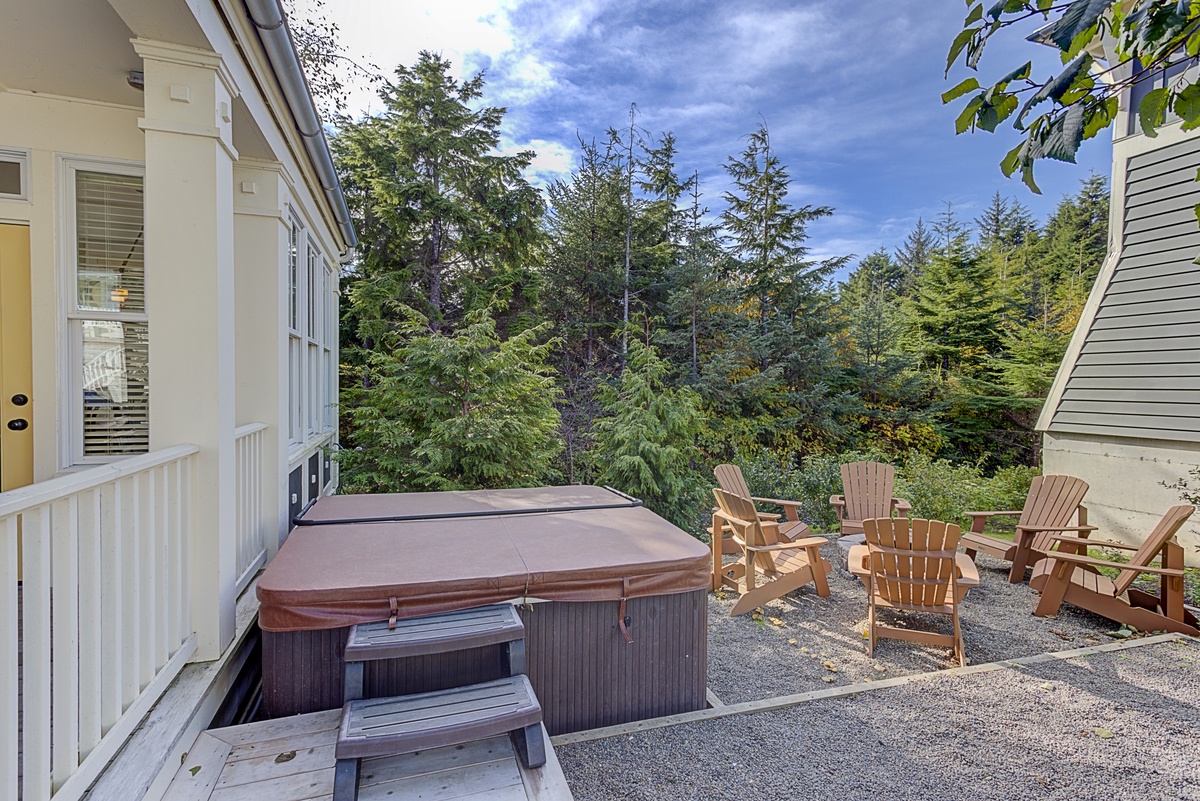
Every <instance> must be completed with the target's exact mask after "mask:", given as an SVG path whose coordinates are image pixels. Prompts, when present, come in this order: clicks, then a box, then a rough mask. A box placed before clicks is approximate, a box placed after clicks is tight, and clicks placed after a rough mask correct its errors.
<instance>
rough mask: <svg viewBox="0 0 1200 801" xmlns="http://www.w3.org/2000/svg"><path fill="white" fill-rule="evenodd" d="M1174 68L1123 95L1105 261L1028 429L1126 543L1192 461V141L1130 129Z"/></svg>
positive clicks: (1199, 528) (1190, 549)
mask: <svg viewBox="0 0 1200 801" xmlns="http://www.w3.org/2000/svg"><path fill="white" fill-rule="evenodd" d="M1123 69H1125V70H1126V72H1125V75H1128V70H1129V69H1130V67H1129V66H1126V67H1124V68H1123ZM1181 69H1182V66H1177V67H1175V68H1173V69H1170V70H1168V71H1167V72H1168V74H1167V75H1165V76H1164V74H1163V73H1162V72H1159V73H1157V74H1155V75H1152V76H1149V77H1148V78H1147V79H1146V80H1143V81H1140V82H1139V83H1138V84H1136V85H1135V87H1134V89H1133V91H1132V93H1130V92H1126V93H1125V96H1124V97H1122V98H1121V111H1120V114H1119V115H1118V117H1117V119H1116V121H1115V123H1114V126H1115V127H1114V138H1113V171H1112V206H1111V214H1110V226H1109V255H1108V259H1107V260H1106V261H1105V263H1104V266H1103V267H1102V269H1101V270H1100V274H1099V276H1098V277H1097V279H1096V284H1095V286H1094V287H1093V288H1092V292H1091V295H1090V297H1089V298H1088V301H1087V305H1086V306H1085V307H1084V310H1083V314H1082V316H1081V318H1080V320H1079V324H1078V325H1077V327H1076V329H1075V333H1074V336H1073V337H1072V339H1071V344H1070V346H1069V347H1068V349H1067V353H1066V356H1065V357H1064V359H1063V364H1062V366H1061V367H1060V368H1059V371H1058V376H1057V378H1056V379H1055V382H1054V386H1053V387H1052V389H1051V391H1050V394H1049V397H1048V398H1047V399H1046V404H1045V406H1044V407H1043V409H1042V414H1041V417H1040V419H1039V420H1038V424H1037V428H1038V430H1039V431H1041V432H1043V436H1044V449H1043V469H1044V472H1046V473H1068V474H1071V475H1076V476H1079V477H1080V478H1082V479H1084V480H1085V481H1087V482H1088V484H1089V485H1090V486H1091V488H1090V489H1089V491H1088V495H1087V498H1086V499H1085V504H1086V506H1087V507H1088V514H1089V522H1090V523H1093V524H1097V525H1099V526H1100V527H1101V528H1102V530H1103V531H1104V532H1107V534H1108V535H1110V536H1116V537H1119V538H1121V539H1123V540H1126V541H1130V542H1137V541H1140V539H1141V538H1142V537H1144V536H1145V535H1146V534H1147V533H1149V531H1150V529H1151V528H1152V527H1153V526H1154V523H1155V522H1156V521H1157V520H1158V518H1159V517H1160V516H1161V515H1162V513H1163V512H1164V511H1165V510H1166V508H1167V507H1168V506H1170V505H1171V504H1173V503H1178V501H1179V494H1178V492H1177V491H1176V490H1172V489H1167V488H1166V487H1165V486H1163V484H1164V483H1165V484H1172V483H1174V482H1176V481H1177V480H1179V479H1180V478H1181V477H1185V476H1186V475H1187V473H1188V471H1189V470H1190V469H1192V468H1193V467H1196V466H1197V465H1200V265H1197V264H1196V258H1197V257H1198V256H1200V225H1198V224H1197V218H1196V212H1195V210H1194V207H1195V206H1196V204H1197V203H1200V184H1198V183H1197V182H1196V176H1197V169H1198V168H1200V132H1196V131H1192V132H1185V131H1182V130H1181V129H1180V125H1179V124H1178V123H1177V122H1176V123H1173V124H1168V125H1166V126H1165V127H1163V128H1161V129H1160V130H1159V132H1158V136H1157V137H1154V138H1151V137H1148V136H1146V135H1144V134H1143V133H1141V129H1140V127H1139V124H1138V120H1137V106H1138V103H1139V102H1140V100H1141V98H1142V97H1144V96H1145V94H1146V92H1148V91H1150V89H1151V88H1153V87H1154V86H1162V85H1163V82H1164V80H1166V79H1168V78H1170V77H1174V76H1176V75H1178V73H1179V71H1180V70H1181ZM1131 94H1132V97H1131V96H1130V95H1131ZM1195 483H1196V482H1195V481H1193V484H1195ZM1198 532H1200V522H1196V521H1193V522H1191V523H1190V524H1189V525H1188V527H1187V528H1186V529H1185V531H1184V533H1183V534H1182V535H1181V536H1180V540H1181V542H1182V543H1183V544H1184V546H1185V548H1186V549H1187V558H1188V562H1189V563H1190V564H1200V536H1198Z"/></svg>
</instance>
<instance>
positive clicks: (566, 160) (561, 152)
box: [498, 136, 576, 189]
mask: <svg viewBox="0 0 1200 801" xmlns="http://www.w3.org/2000/svg"><path fill="white" fill-rule="evenodd" d="M498 150H499V151H500V152H501V153H502V154H504V155H513V154H516V153H520V152H521V151H524V150H532V151H534V152H535V153H537V155H536V156H534V158H533V162H532V163H531V164H530V165H529V167H528V168H527V169H526V170H525V178H526V180H528V181H529V183H531V184H533V185H534V186H536V187H538V188H539V189H544V188H545V187H547V186H549V185H550V184H551V183H553V182H554V181H556V180H560V179H561V180H565V179H566V178H569V177H570V175H571V171H572V170H574V169H575V160H576V153H575V150H573V149H572V148H569V147H567V146H566V145H564V144H562V143H561V142H553V141H550V140H548V139H530V140H529V141H526V142H517V141H515V140H513V139H510V138H508V137H506V136H505V137H502V138H501V141H500V147H499V148H498Z"/></svg>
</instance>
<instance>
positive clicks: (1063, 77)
mask: <svg viewBox="0 0 1200 801" xmlns="http://www.w3.org/2000/svg"><path fill="white" fill-rule="evenodd" d="M1091 64H1092V57H1091V56H1090V55H1089V54H1087V53H1084V54H1083V55H1081V56H1080V57H1079V58H1077V59H1075V60H1074V61H1072V62H1071V63H1070V64H1068V65H1067V68H1066V69H1065V70H1063V71H1062V72H1061V73H1059V74H1058V76H1057V77H1055V78H1051V79H1050V80H1049V81H1046V83H1045V84H1043V85H1042V88H1041V89H1039V90H1037V91H1036V92H1035V93H1034V94H1033V96H1032V97H1030V98H1029V99H1028V100H1026V101H1025V106H1024V107H1023V108H1022V109H1021V113H1020V114H1019V115H1017V122H1016V126H1017V127H1018V128H1021V127H1023V125H1024V122H1025V115H1026V114H1028V113H1029V111H1030V109H1032V108H1033V107H1034V106H1036V105H1038V104H1039V103H1041V102H1042V101H1044V100H1054V101H1058V100H1060V99H1061V98H1062V96H1063V95H1065V94H1066V93H1067V91H1068V90H1069V89H1070V88H1071V86H1072V85H1073V84H1074V83H1075V79H1076V78H1078V77H1079V76H1080V74H1086V73H1087V68H1088V67H1090V66H1091Z"/></svg>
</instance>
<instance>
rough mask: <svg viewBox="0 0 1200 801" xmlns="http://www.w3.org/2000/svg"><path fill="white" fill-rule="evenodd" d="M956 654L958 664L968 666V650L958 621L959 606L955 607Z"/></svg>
mask: <svg viewBox="0 0 1200 801" xmlns="http://www.w3.org/2000/svg"><path fill="white" fill-rule="evenodd" d="M954 655H955V656H957V657H958V666H959V667H966V666H967V650H966V648H964V647H963V636H962V627H961V626H960V625H959V623H958V606H957V605H955V607H954Z"/></svg>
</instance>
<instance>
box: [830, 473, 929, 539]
mask: <svg viewBox="0 0 1200 801" xmlns="http://www.w3.org/2000/svg"><path fill="white" fill-rule="evenodd" d="M895 483H896V468H894V467H892V466H891V465H890V464H881V463H879V462H851V463H850V464H844V465H842V493H843V494H841V495H831V496H829V503H830V504H831V505H832V506H833V508H834V511H836V512H837V516H838V531H839V533H840V534H842V535H843V536H845V535H846V534H862V533H863V524H862V521H864V520H866V519H867V518H869V517H873V518H878V517H891V516H892V513H893V512H895V513H896V514H898V515H899V516H900V517H907V516H908V513H909V512H910V511H912V505H911V504H909V502H908V501H906V500H904V499H903V498H893V497H892V486H893V485H894V484H895Z"/></svg>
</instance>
